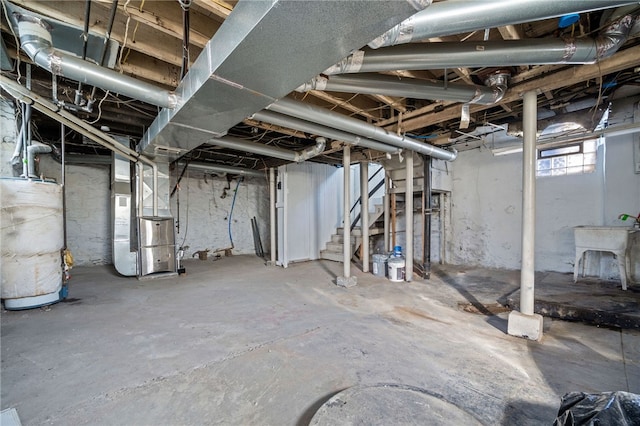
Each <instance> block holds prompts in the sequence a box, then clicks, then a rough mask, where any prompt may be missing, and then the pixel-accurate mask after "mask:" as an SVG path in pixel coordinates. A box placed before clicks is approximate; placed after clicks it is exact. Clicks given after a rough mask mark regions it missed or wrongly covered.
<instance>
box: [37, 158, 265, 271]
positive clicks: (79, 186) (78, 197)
mask: <svg viewBox="0 0 640 426" xmlns="http://www.w3.org/2000/svg"><path fill="white" fill-rule="evenodd" d="M40 164H41V170H42V172H43V173H44V174H45V176H48V177H52V178H55V179H57V180H59V179H60V164H59V163H56V162H55V161H53V159H51V158H50V156H42V158H41V163H40ZM109 182H110V167H109V166H106V165H67V177H66V183H67V225H68V228H67V236H68V237H67V238H68V246H69V248H70V249H71V251H72V252H73V255H74V258H75V261H76V264H77V265H97V264H109V263H111V246H112V245H111V210H110V187H109V185H110V184H109ZM173 182H175V180H174V181H173ZM236 183H237V180H236V179H234V180H233V181H232V182H231V185H230V186H231V189H227V190H226V197H225V198H221V196H222V195H223V193H224V192H225V187H226V186H227V180H226V177H215V176H211V175H208V176H207V178H206V180H205V178H204V175H203V174H202V173H190V174H189V175H188V176H185V177H184V178H183V180H182V184H181V193H180V233H179V234H177V235H176V242H177V243H178V244H179V245H188V246H190V249H189V250H187V251H186V253H185V257H191V256H192V254H193V252H195V251H197V250H205V249H207V248H208V249H210V250H217V249H224V248H228V247H230V242H229V233H228V216H229V211H230V207H231V202H232V200H233V193H234V190H235V185H236ZM268 197H269V193H268V184H267V182H266V180H263V179H258V178H245V180H244V181H243V182H242V183H241V184H240V186H239V188H238V195H237V197H236V204H235V207H234V212H233V217H232V224H231V225H232V227H231V229H232V236H233V242H234V246H235V248H234V250H233V253H236V254H245V253H254V246H253V234H252V232H251V218H252V217H254V216H255V217H256V218H257V219H258V224H259V227H260V237H261V238H262V245H263V247H264V249H265V251H268V249H269V204H268ZM171 201H172V213H173V216H174V218H177V202H176V201H177V198H176V197H175V196H174V197H173V198H172V200H171Z"/></svg>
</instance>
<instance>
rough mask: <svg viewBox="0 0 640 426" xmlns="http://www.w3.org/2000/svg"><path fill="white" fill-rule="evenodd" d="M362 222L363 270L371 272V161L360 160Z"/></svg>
mask: <svg viewBox="0 0 640 426" xmlns="http://www.w3.org/2000/svg"><path fill="white" fill-rule="evenodd" d="M360 224H361V225H362V226H361V228H362V272H369V163H368V162H366V161H361V162H360Z"/></svg>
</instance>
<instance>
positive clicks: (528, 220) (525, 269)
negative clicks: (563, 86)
mask: <svg viewBox="0 0 640 426" xmlns="http://www.w3.org/2000/svg"><path fill="white" fill-rule="evenodd" d="M523 107H524V108H523V133H524V142H523V151H522V267H521V272H520V312H517V311H512V312H511V313H510V314H509V324H508V329H507V332H508V333H509V334H511V335H513V336H518V337H523V338H526V339H531V340H540V338H542V316H541V315H538V314H535V313H534V286H535V258H534V254H535V225H536V222H535V220H536V139H537V136H536V133H537V94H536V92H535V91H529V92H525V94H524V96H523Z"/></svg>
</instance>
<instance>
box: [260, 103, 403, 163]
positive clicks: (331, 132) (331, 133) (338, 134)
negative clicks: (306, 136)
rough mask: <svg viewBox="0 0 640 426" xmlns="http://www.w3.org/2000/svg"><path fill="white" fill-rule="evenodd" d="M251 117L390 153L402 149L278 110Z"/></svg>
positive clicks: (263, 111) (262, 112)
mask: <svg viewBox="0 0 640 426" xmlns="http://www.w3.org/2000/svg"><path fill="white" fill-rule="evenodd" d="M251 118H252V119H254V120H258V121H262V122H263V123H270V124H275V125H277V126H283V127H288V128H290V129H294V130H299V131H301V132H307V133H311V134H314V135H319V136H324V137H326V138H330V139H334V140H337V141H341V142H345V143H348V144H350V145H356V146H364V147H367V148H371V149H375V150H377V151H381V152H388V153H389V154H397V153H398V152H400V151H401V149H400V148H398V147H395V146H391V145H386V144H383V143H381V142H376V141H374V140H372V139H367V138H364V137H361V136H357V135H354V134H353V133H347V132H343V131H340V130H336V129H332V128H330V127H326V126H321V125H319V124H316V123H312V122H310V121H306V120H300V119H299V118H294V117H290V116H288V115H284V114H278V113H277V112H273V111H267V110H262V111H259V112H256V113H255V114H253V115H252V116H251Z"/></svg>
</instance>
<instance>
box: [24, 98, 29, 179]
mask: <svg viewBox="0 0 640 426" xmlns="http://www.w3.org/2000/svg"><path fill="white" fill-rule="evenodd" d="M30 144H31V105H29V104H26V105H25V107H24V114H23V121H22V176H24V177H25V178H26V177H29V165H28V164H27V158H28V156H29V151H28V149H29V145H30Z"/></svg>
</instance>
